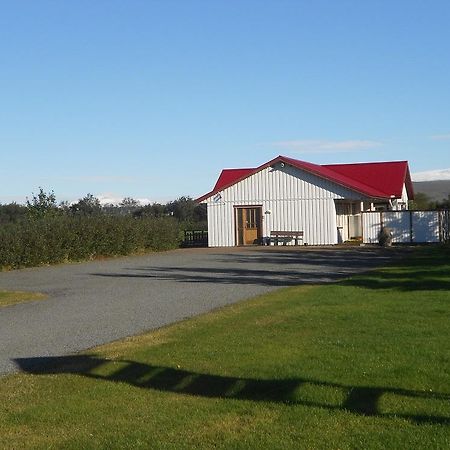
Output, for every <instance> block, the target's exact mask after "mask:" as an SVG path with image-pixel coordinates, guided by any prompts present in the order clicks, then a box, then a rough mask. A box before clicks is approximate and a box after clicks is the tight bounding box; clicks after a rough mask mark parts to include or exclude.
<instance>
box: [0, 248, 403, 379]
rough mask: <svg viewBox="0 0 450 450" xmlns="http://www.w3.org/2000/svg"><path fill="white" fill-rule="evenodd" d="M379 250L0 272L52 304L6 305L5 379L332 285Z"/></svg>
mask: <svg viewBox="0 0 450 450" xmlns="http://www.w3.org/2000/svg"><path fill="white" fill-rule="evenodd" d="M394 253H395V252H393V251H392V252H389V251H388V252H386V251H383V250H382V249H378V248H365V247H361V248H349V249H330V248H327V249H319V248H308V249H306V248H301V249H290V248H288V247H284V248H274V247H270V248H269V247H258V248H245V249H242V248H232V249H192V250H189V249H188V250H175V251H171V252H165V253H156V254H150V255H146V256H137V257H128V258H120V259H110V260H105V261H95V262H88V263H81V264H65V265H60V266H52V267H41V268H35V269H24V270H18V271H13V272H5V273H0V289H2V290H30V291H38V292H44V293H46V294H48V295H49V298H48V299H47V300H43V301H36V302H28V303H23V304H18V305H15V306H9V307H4V308H0V374H1V373H7V372H13V371H15V370H17V368H16V366H15V365H14V362H13V360H14V359H15V358H26V357H38V356H56V355H64V354H67V353H72V352H75V351H80V350H84V349H87V348H90V347H93V346H95V345H99V344H103V343H106V342H110V341H113V340H116V339H119V338H123V337H125V336H130V335H133V334H138V333H141V332H143V331H145V330H149V329H153V328H157V327H160V326H162V325H166V324H169V323H172V322H175V321H178V320H181V319H183V318H186V317H190V316H194V315H196V314H200V313H203V312H206V311H209V310H211V309H214V308H217V307H220V306H223V305H226V304H229V303H233V302H236V301H239V300H242V299H245V298H249V297H251V296H254V295H257V294H261V293H264V292H268V291H270V290H273V289H276V288H278V287H281V286H291V285H296V284H301V283H324V282H330V281H334V280H336V279H338V278H339V277H342V276H345V275H348V274H350V273H354V272H357V271H363V270H367V269H369V268H371V267H374V266H375V265H377V264H382V263H384V262H386V261H387V260H388V259H389V258H390V257H391V256H392V254H394Z"/></svg>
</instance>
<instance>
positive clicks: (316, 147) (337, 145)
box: [270, 139, 383, 153]
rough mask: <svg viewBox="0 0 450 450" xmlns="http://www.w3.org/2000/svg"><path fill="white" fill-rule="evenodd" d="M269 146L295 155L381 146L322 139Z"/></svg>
mask: <svg viewBox="0 0 450 450" xmlns="http://www.w3.org/2000/svg"><path fill="white" fill-rule="evenodd" d="M270 145H271V146H273V147H277V148H280V149H283V150H289V151H292V152H295V153H341V152H355V151H360V150H368V149H371V148H376V147H381V146H382V145H383V144H382V143H381V142H377V141H370V140H347V141H328V140H323V139H309V140H308V139H306V140H293V141H277V142H271V143H270Z"/></svg>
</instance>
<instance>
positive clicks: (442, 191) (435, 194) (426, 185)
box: [413, 180, 450, 201]
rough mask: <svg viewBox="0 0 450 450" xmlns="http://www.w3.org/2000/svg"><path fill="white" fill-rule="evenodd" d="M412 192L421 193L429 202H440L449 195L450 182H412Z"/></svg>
mask: <svg viewBox="0 0 450 450" xmlns="http://www.w3.org/2000/svg"><path fill="white" fill-rule="evenodd" d="M413 186H414V192H415V193H417V192H422V193H424V194H426V195H428V197H430V199H431V200H435V201H442V200H444V199H447V197H448V196H449V195H450V180H433V181H414V182H413Z"/></svg>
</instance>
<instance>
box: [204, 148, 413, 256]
mask: <svg viewBox="0 0 450 450" xmlns="http://www.w3.org/2000/svg"><path fill="white" fill-rule="evenodd" d="M413 195H414V194H413V188H412V183H411V177H410V173H409V168H408V163H407V161H395V162H381V163H358V164H334V165H317V164H312V163H308V162H305V161H299V160H296V159H292V158H287V157H285V156H278V157H277V158H275V159H273V160H272V161H269V162H267V163H265V164H263V165H261V166H259V167H257V168H254V169H225V170H223V171H222V173H221V174H220V176H219V179H218V180H217V183H216V185H215V186H214V188H213V190H212V191H211V192H209V193H207V194H205V195H203V196H202V197H200V198H198V199H197V201H198V202H199V203H206V205H207V209H208V245H209V246H210V247H229V246H236V245H253V244H260V243H262V242H264V241H267V239H265V238H268V237H270V236H271V234H272V235H273V234H275V233H276V232H286V231H290V232H298V233H300V232H301V233H302V236H303V240H302V243H303V244H307V245H330V244H338V243H340V242H344V241H346V240H349V239H353V238H360V237H361V235H362V231H361V230H362V228H361V212H362V211H376V210H401V209H407V207H408V200H409V199H412V198H413ZM289 243H294V240H292V242H289Z"/></svg>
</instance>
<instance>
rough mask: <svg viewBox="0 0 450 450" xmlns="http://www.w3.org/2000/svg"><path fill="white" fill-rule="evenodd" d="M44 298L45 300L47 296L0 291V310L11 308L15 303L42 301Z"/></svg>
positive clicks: (37, 293) (36, 293) (34, 293)
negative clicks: (3, 307) (5, 307)
mask: <svg viewBox="0 0 450 450" xmlns="http://www.w3.org/2000/svg"><path fill="white" fill-rule="evenodd" d="M45 298H47V296H46V295H45V294H41V293H39V292H10V291H0V308H1V307H2V306H11V305H16V304H17V303H23V302H30V301H35V300H43V299H45Z"/></svg>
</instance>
